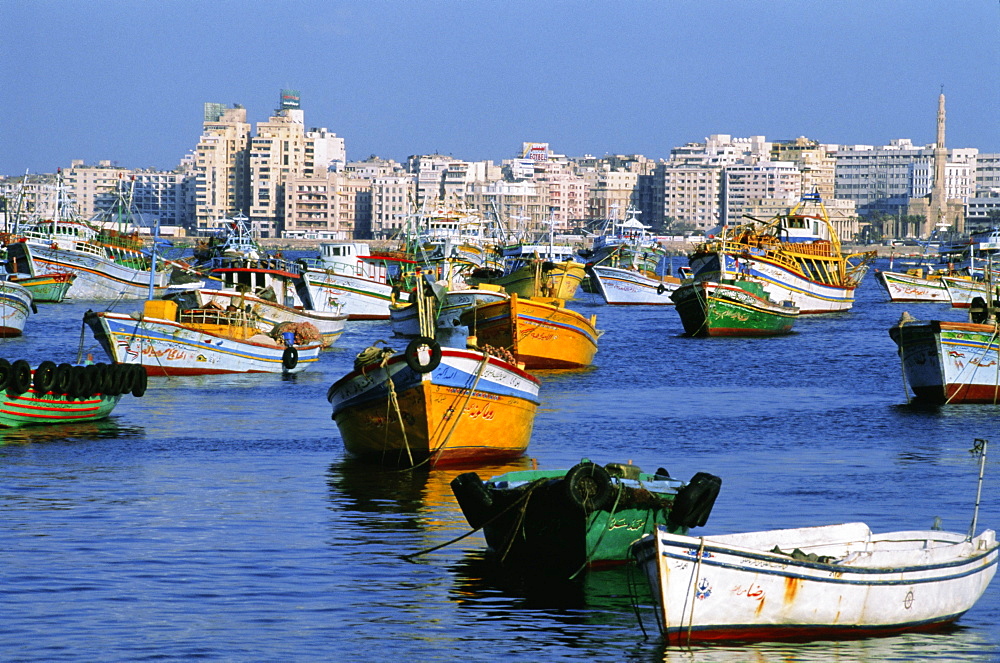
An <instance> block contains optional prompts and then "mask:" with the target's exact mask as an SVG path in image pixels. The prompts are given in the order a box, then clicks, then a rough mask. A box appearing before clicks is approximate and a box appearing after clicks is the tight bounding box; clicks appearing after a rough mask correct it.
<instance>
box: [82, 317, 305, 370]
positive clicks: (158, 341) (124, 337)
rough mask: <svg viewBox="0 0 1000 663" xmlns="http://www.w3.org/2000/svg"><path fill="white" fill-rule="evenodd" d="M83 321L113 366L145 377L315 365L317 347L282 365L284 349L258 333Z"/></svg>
mask: <svg viewBox="0 0 1000 663" xmlns="http://www.w3.org/2000/svg"><path fill="white" fill-rule="evenodd" d="M92 315H93V317H91V318H89V319H88V318H87V317H85V318H84V320H85V321H86V322H87V323H88V324H89V325H90V327H91V329H92V330H93V331H94V336H95V337H96V338H97V339H98V341H99V342H100V343H101V346H102V347H103V348H104V350H105V352H107V354H108V356H109V357H110V358H111V360H112V361H114V362H115V363H116V364H140V365H142V366H144V367H145V368H146V372H147V373H148V374H149V375H209V374H214V373H299V372H301V371H303V370H305V369H306V367H308V366H309V365H311V364H313V363H315V362H316V360H317V359H318V357H319V350H320V345H319V344H318V343H317V344H315V345H309V346H297V347H296V350H297V355H298V359H297V362H296V363H295V366H293V367H291V368H286V367H285V366H284V365H283V359H284V356H285V351H286V348H285V347H284V346H283V345H279V344H277V343H275V342H274V341H272V340H271V339H269V338H267V337H266V336H263V335H260V336H255V337H253V339H251V340H246V341H243V340H238V339H234V338H229V337H226V336H220V335H217V334H212V333H209V332H204V331H197V330H194V329H192V328H190V327H185V326H184V325H181V324H179V323H177V322H173V321H171V320H161V319H157V318H143V319H140V320H136V319H135V318H133V317H131V316H129V315H123V314H120V313H96V314H92Z"/></svg>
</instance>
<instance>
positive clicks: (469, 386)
mask: <svg viewBox="0 0 1000 663" xmlns="http://www.w3.org/2000/svg"><path fill="white" fill-rule="evenodd" d="M538 388H539V382H538V380H537V379H536V378H534V377H533V376H531V375H529V374H528V373H525V372H524V371H523V370H521V369H520V368H519V367H518V366H516V365H514V364H511V363H509V362H507V361H505V360H503V359H500V358H498V357H496V356H491V355H489V354H486V353H484V352H479V351H475V350H464V349H462V350H460V349H456V348H448V347H445V348H442V347H441V346H440V345H439V344H438V343H437V342H436V341H435V340H433V339H431V338H427V337H424V336H418V337H417V338H415V339H413V340H412V341H411V342H410V344H409V345H408V346H407V349H406V351H404V352H401V353H395V352H393V351H391V350H388V349H379V348H369V350H366V351H365V352H363V353H361V355H359V356H358V359H357V361H355V368H354V370H353V371H352V372H350V373H348V374H347V375H345V376H344V377H342V378H340V379H339V380H337V381H336V382H335V383H334V384H333V385H332V386H331V387H330V390H329V391H328V392H327V400H328V401H329V402H330V404H331V405H332V406H333V419H334V420H335V421H336V422H337V427H338V428H339V429H340V435H341V437H342V438H343V440H344V448H345V449H346V450H347V452H348V453H350V454H352V455H353V456H357V457H361V458H367V459H369V460H372V461H376V462H379V463H382V464H386V465H393V466H402V467H415V466H417V465H422V464H425V463H426V464H427V465H429V466H430V467H436V466H441V465H448V464H452V465H454V464H463V463H485V462H498V461H505V460H509V459H512V458H516V457H518V456H520V455H521V454H523V453H524V451H525V449H527V448H528V441H529V440H530V438H531V429H532V427H533V426H534V422H535V412H536V410H537V409H538Z"/></svg>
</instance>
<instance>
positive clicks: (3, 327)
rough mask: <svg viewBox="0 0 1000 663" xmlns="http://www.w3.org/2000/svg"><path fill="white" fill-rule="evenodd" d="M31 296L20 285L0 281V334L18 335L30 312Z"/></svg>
mask: <svg viewBox="0 0 1000 663" xmlns="http://www.w3.org/2000/svg"><path fill="white" fill-rule="evenodd" d="M31 302H32V296H31V292H29V291H28V289H27V288H25V287H24V286H22V285H18V284H16V283H11V282H10V281H0V336H20V335H21V334H22V333H23V332H24V325H25V323H26V322H27V321H28V314H29V313H30V312H31Z"/></svg>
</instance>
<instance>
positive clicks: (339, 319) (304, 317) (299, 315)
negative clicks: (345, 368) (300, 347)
mask: <svg viewBox="0 0 1000 663" xmlns="http://www.w3.org/2000/svg"><path fill="white" fill-rule="evenodd" d="M196 292H197V293H198V301H199V303H200V304H201V305H202V306H207V305H208V304H210V303H212V304H215V305H216V306H219V307H221V308H226V307H227V306H229V305H230V304H232V303H233V302H237V303H238V302H241V301H242V302H243V305H244V306H250V307H251V310H252V311H253V312H254V313H255V314H256V315H258V316H259V317H260V319H261V320H263V321H264V322H266V323H267V324H269V325H279V324H282V323H285V322H291V323H295V324H301V323H304V322H308V323H309V324H311V325H313V326H314V327H316V330H317V331H318V332H319V334H320V336H321V337H322V339H323V340H322V345H323V347H325V348H328V347H330V346H331V345H333V344H334V343H335V342H336V341H337V339H338V338H340V336H341V334H343V333H344V321H345V320H347V316H346V315H343V314H337V313H321V312H319V311H310V310H308V309H303V308H293V307H289V306H282V305H281V304H278V303H276V302H271V301H268V300H266V299H261V298H260V297H254V296H252V295H244V294H242V293H239V292H236V291H234V290H212V289H210V288H201V289H198V290H196Z"/></svg>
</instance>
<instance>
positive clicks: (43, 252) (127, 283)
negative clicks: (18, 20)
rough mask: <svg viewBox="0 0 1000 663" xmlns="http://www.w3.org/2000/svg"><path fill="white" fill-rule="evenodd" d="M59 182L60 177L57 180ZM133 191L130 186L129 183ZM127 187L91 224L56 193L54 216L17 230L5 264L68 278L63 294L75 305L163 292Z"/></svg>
mask: <svg viewBox="0 0 1000 663" xmlns="http://www.w3.org/2000/svg"><path fill="white" fill-rule="evenodd" d="M60 177H61V175H60ZM133 187H134V181H133ZM133 187H128V186H125V185H124V184H123V183H119V186H118V187H117V189H116V191H115V196H116V197H115V204H114V205H113V206H112V208H111V209H110V210H109V211H108V212H107V213H106V214H104V215H102V216H100V217H98V218H96V219H95V220H94V222H93V223H92V222H90V221H85V220H83V219H80V218H76V217H75V216H74V215H73V212H72V205H71V204H70V203H69V202H68V201H67V200H65V197H64V194H63V193H62V192H63V191H64V188H63V187H62V185H61V183H60V185H59V188H58V202H57V204H56V214H55V215H53V216H52V218H44V219H43V218H39V219H36V220H35V221H33V222H31V223H25V224H23V225H19V227H18V229H17V231H16V233H15V241H12V242H11V243H9V244H8V245H7V247H6V248H7V261H8V264H10V263H11V261H16V262H17V263H18V264H19V265H21V266H23V267H20V268H19V269H18V270H17V271H21V272H24V271H27V273H30V274H33V275H37V274H51V273H69V274H74V275H75V279H74V280H73V282H72V284H71V285H70V287H69V289H68V290H67V292H66V296H67V297H72V298H76V299H142V298H145V297H147V295H148V293H149V289H150V273H151V272H153V277H152V278H153V282H152V288H153V292H154V296H157V295H162V294H163V293H164V292H166V285H167V274H166V273H165V272H163V271H160V272H159V273H156V272H155V270H154V269H153V265H152V259H151V257H150V255H149V254H148V253H147V252H146V251H145V249H144V242H143V240H142V238H141V237H140V236H139V233H138V229H137V224H136V218H137V214H136V213H135V211H134V205H133V204H132V192H133Z"/></svg>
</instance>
